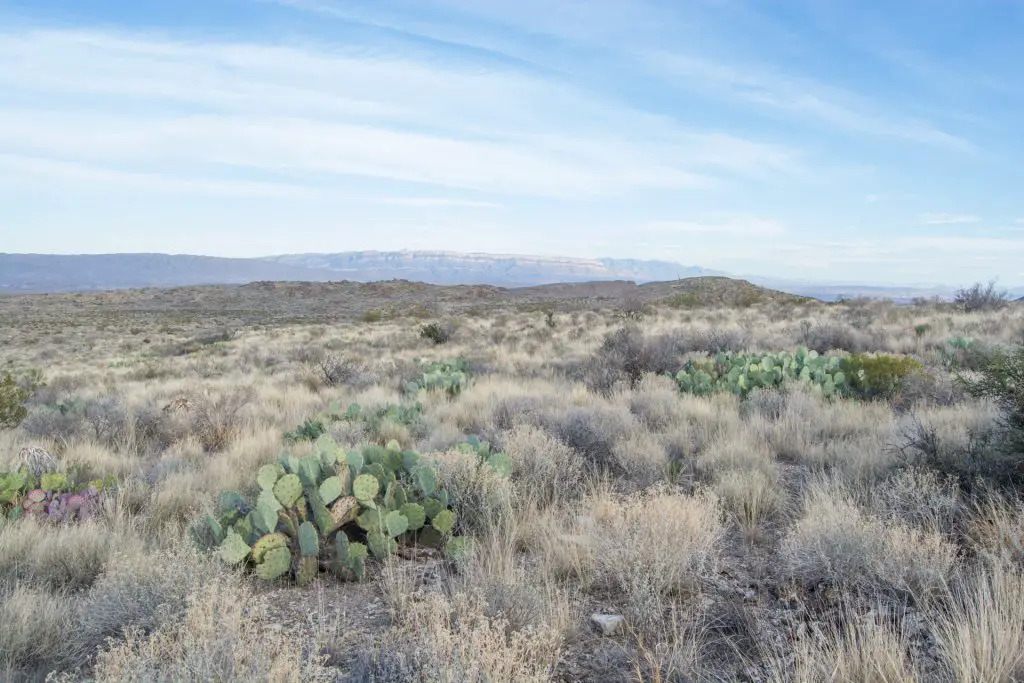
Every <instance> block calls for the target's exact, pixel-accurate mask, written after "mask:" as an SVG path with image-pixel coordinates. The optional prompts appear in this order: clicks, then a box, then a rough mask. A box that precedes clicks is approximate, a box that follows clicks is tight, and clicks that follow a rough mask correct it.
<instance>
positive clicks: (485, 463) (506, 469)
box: [455, 434, 512, 479]
mask: <svg viewBox="0 0 1024 683" xmlns="http://www.w3.org/2000/svg"><path fill="white" fill-rule="evenodd" d="M455 448H456V450H459V451H462V452H463V453H472V454H473V455H475V456H476V457H477V460H478V464H479V466H480V467H490V468H491V469H492V470H494V471H495V472H497V473H498V474H499V475H501V476H502V477H505V478H506V479H507V478H508V477H511V476H512V460H511V459H510V458H509V457H508V456H507V455H505V454H504V453H499V452H497V451H495V450H494V449H493V448H492V447H491V444H490V443H489V442H487V441H481V440H480V437H478V436H476V435H475V434H471V435H470V436H469V437H467V438H466V441H465V442H464V443H460V444H459V445H458V446H456V447H455Z"/></svg>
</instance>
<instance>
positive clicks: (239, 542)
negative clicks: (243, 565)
mask: <svg viewBox="0 0 1024 683" xmlns="http://www.w3.org/2000/svg"><path fill="white" fill-rule="evenodd" d="M250 551H251V549H250V548H249V544H247V543H246V542H245V541H244V540H243V539H242V537H241V536H239V535H238V534H237V533H236V532H235V530H234V529H228V532H227V536H225V537H224V542H223V543H221V544H220V547H219V548H218V549H217V554H218V555H219V556H220V559H222V560H223V561H224V562H226V563H228V564H238V563H239V562H242V561H244V560H245V558H247V557H249V552H250Z"/></svg>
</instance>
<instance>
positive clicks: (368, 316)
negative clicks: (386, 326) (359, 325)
mask: <svg viewBox="0 0 1024 683" xmlns="http://www.w3.org/2000/svg"><path fill="white" fill-rule="evenodd" d="M383 319H384V313H382V312H381V311H378V310H376V309H373V310H369V311H367V312H366V313H363V318H362V320H363V322H364V323H379V322H380V321H381V320H383Z"/></svg>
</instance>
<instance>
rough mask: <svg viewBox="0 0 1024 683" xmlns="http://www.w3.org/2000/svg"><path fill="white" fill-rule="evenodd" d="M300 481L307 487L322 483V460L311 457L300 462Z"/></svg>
mask: <svg viewBox="0 0 1024 683" xmlns="http://www.w3.org/2000/svg"><path fill="white" fill-rule="evenodd" d="M297 474H298V475H299V479H301V480H302V483H303V484H304V485H305V486H316V485H317V484H319V483H320V458H319V457H317V456H315V455H310V456H307V457H305V458H302V459H301V460H299V470H298V472H297Z"/></svg>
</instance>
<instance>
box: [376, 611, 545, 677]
mask: <svg viewBox="0 0 1024 683" xmlns="http://www.w3.org/2000/svg"><path fill="white" fill-rule="evenodd" d="M561 647H562V639H561V637H560V634H559V633H558V631H557V630H555V629H553V628H551V627H546V626H543V625H541V626H537V627H530V628H527V629H523V630H515V629H511V628H510V627H509V624H508V622H507V620H505V619H504V618H502V617H500V616H488V605H487V601H486V600H485V599H484V598H483V597H481V596H480V595H479V594H474V593H467V592H459V593H456V594H455V595H454V596H452V597H450V598H449V597H445V596H443V595H441V594H440V593H437V592H433V591H431V592H427V593H424V594H420V595H416V596H413V598H412V599H410V600H408V601H406V603H405V604H404V610H403V612H402V614H401V615H400V620H399V622H398V623H397V624H396V625H395V627H393V628H392V629H391V630H390V631H389V632H388V633H386V634H385V635H384V636H383V637H382V639H381V641H380V643H379V645H378V646H377V648H375V650H374V651H373V652H372V653H369V654H368V656H367V657H366V658H365V659H366V661H364V664H363V666H364V667H365V669H366V670H367V672H368V673H369V674H370V675H371V676H372V678H371V679H370V680H376V681H380V682H381V683H400V682H401V681H410V680H423V681H523V682H524V683H542V682H546V681H549V680H551V675H552V673H553V671H554V668H555V665H556V664H557V662H558V660H559V657H560V653H561Z"/></svg>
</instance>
